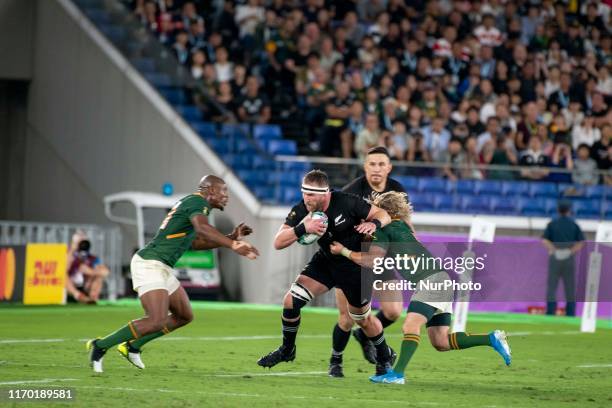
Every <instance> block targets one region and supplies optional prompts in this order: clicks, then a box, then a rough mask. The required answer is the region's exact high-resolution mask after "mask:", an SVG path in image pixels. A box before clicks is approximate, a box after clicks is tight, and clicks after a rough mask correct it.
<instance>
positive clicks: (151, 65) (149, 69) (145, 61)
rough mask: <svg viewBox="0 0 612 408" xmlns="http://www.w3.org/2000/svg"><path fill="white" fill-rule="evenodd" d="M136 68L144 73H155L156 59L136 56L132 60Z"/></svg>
mask: <svg viewBox="0 0 612 408" xmlns="http://www.w3.org/2000/svg"><path fill="white" fill-rule="evenodd" d="M132 65H134V68H136V69H137V70H139V71H140V72H144V73H155V61H154V60H153V59H151V58H136V59H134V60H132Z"/></svg>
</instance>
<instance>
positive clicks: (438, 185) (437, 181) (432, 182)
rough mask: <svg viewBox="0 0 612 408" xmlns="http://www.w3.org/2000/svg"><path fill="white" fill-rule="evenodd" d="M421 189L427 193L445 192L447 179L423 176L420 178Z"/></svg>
mask: <svg viewBox="0 0 612 408" xmlns="http://www.w3.org/2000/svg"><path fill="white" fill-rule="evenodd" d="M418 186H419V188H418V190H419V191H423V192H426V193H444V192H446V191H447V188H446V180H444V179H441V178H438V177H423V178H420V179H419V184H418Z"/></svg>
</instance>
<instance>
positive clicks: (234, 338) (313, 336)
mask: <svg viewBox="0 0 612 408" xmlns="http://www.w3.org/2000/svg"><path fill="white" fill-rule="evenodd" d="M577 334H582V333H581V332H580V331H578V330H575V331H558V332H555V331H541V332H537V331H535V332H534V331H530V332H511V333H508V336H515V337H520V336H558V335H577ZM329 337H330V336H329V334H302V335H300V338H301V339H326V338H329ZM387 337H399V336H393V335H391V336H387ZM278 338H279V335H276V334H275V335H261V336H198V337H187V336H169V337H162V338H160V339H159V340H157V341H194V340H199V341H253V340H255V341H257V340H274V339H278ZM87 340H91V339H0V345H2V344H19V343H61V342H65V341H79V342H85V341H87Z"/></svg>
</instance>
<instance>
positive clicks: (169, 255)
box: [138, 193, 211, 267]
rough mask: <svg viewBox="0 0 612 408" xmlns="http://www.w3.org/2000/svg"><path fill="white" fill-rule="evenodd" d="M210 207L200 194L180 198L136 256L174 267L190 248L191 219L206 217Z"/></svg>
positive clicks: (193, 236) (192, 235) (192, 234)
mask: <svg viewBox="0 0 612 408" xmlns="http://www.w3.org/2000/svg"><path fill="white" fill-rule="evenodd" d="M210 211H211V206H210V204H209V203H208V201H206V200H205V199H204V198H203V197H202V196H201V195H200V194H198V193H195V194H191V195H188V196H186V197H183V198H181V199H180V200H179V201H178V202H177V203H176V204H175V205H174V207H172V209H171V210H170V212H169V213H168V215H167V216H166V218H165V219H164V220H163V221H162V223H161V226H160V227H159V231H157V234H156V235H155V237H154V238H153V240H152V241H151V242H149V243H148V244H147V245H146V246H145V247H144V248H143V249H141V250H140V251H138V255H140V257H142V258H143V259H153V260H157V261H160V262H163V263H165V264H166V265H168V266H170V267H174V264H176V261H178V259H179V258H180V257H181V255H183V253H184V252H185V251H186V250H188V249H189V248H191V243H192V241H193V239H194V238H195V236H196V232H195V230H194V228H193V224H191V219H192V218H193V217H195V216H196V215H200V214H202V215H206V216H207V215H208V214H209V213H210Z"/></svg>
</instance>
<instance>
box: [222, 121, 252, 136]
mask: <svg viewBox="0 0 612 408" xmlns="http://www.w3.org/2000/svg"><path fill="white" fill-rule="evenodd" d="M221 134H222V135H223V136H226V137H247V136H248V135H249V125H248V124H247V123H240V124H231V123H224V124H223V125H222V126H221Z"/></svg>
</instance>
